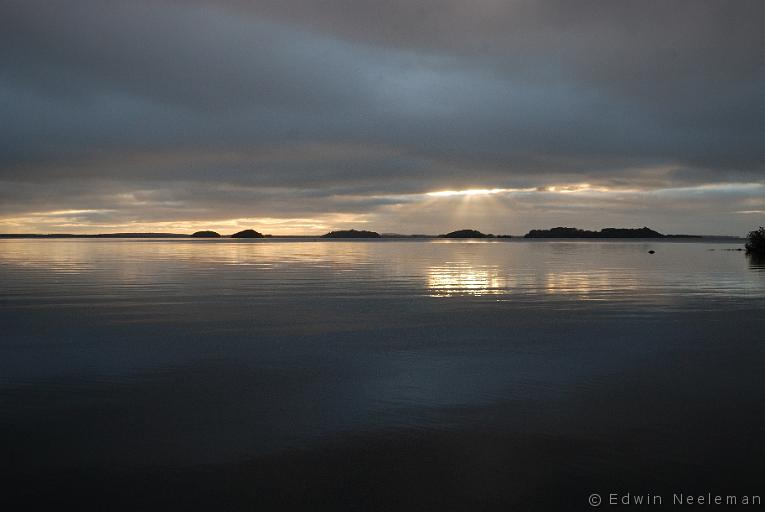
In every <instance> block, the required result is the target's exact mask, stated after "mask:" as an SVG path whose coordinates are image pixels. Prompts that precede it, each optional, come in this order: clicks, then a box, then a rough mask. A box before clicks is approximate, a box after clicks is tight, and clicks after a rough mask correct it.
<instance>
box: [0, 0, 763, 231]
mask: <svg viewBox="0 0 765 512" xmlns="http://www.w3.org/2000/svg"><path fill="white" fill-rule="evenodd" d="M764 26H765V2H762V1H758V0H753V1H743V0H742V1H739V0H720V1H704V0H690V1H682V0H674V1H669V0H662V1H648V0H642V1H639V2H638V1H634V2H633V1H618V0H603V1H571V0H534V1H514V0H303V1H301V0H250V1H247V0H185V1H181V0H129V1H128V0H122V1H118V0H68V1H60V2H51V1H48V0H0V120H1V121H2V122H0V232H6V233H11V232H17V233H18V232H49V233H55V232H80V233H93V232H111V231H172V232H191V231H193V230H196V229H203V228H211V229H216V230H219V231H221V232H222V233H230V232H233V231H236V230H239V229H243V228H250V227H251V228H255V229H257V230H259V231H264V232H267V233H274V234H298V233H306V234H315V233H323V232H325V231H327V230H329V229H344V228H351V227H355V228H360V229H374V230H377V231H381V232H404V233H439V232H444V231H447V230H451V229H458V228H467V227H471V228H478V229H481V230H482V231H486V232H494V233H513V234H522V233H524V232H526V231H527V230H528V229H531V228H536V227H552V226H557V225H567V226H578V227H582V228H600V227H604V226H626V227H633V226H643V225H648V226H651V227H654V228H655V229H658V230H660V231H663V232H668V233H708V234H744V233H745V232H746V231H748V230H749V229H752V228H753V227H755V226H757V225H762V224H765V30H763V27H764Z"/></svg>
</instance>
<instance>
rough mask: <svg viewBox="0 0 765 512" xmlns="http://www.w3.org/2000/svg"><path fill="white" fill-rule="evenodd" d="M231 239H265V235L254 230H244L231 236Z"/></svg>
mask: <svg viewBox="0 0 765 512" xmlns="http://www.w3.org/2000/svg"><path fill="white" fill-rule="evenodd" d="M231 238H265V235H263V234H262V233H258V232H257V231H255V230H254V229H245V230H244V231H240V232H238V233H234V234H233V235H231Z"/></svg>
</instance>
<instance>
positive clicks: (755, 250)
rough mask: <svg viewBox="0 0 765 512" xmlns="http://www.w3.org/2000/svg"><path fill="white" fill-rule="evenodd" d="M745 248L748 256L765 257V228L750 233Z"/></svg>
mask: <svg viewBox="0 0 765 512" xmlns="http://www.w3.org/2000/svg"><path fill="white" fill-rule="evenodd" d="M744 247H745V248H746V253H747V254H753V255H756V256H760V257H765V228H764V227H762V226H760V228H759V229H755V230H754V231H750V232H749V234H748V235H747V236H746V245H744Z"/></svg>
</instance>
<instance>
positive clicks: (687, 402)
mask: <svg viewBox="0 0 765 512" xmlns="http://www.w3.org/2000/svg"><path fill="white" fill-rule="evenodd" d="M740 246H741V244H738V245H736V244H723V243H700V242H679V241H674V242H670V241H536V242H535V241H520V240H511V241H486V242H484V241H476V242H462V241H455V242H451V241H443V240H439V241H395V240H383V241H350V242H343V241H321V242H319V241H310V240H307V241H281V240H257V241H251V240H87V239H79V240H2V241H0V325H1V326H2V337H1V340H2V341H0V447H1V449H0V455H2V460H3V462H2V474H1V475H0V476H2V481H3V485H4V486H6V489H5V490H4V491H3V496H4V497H5V498H18V497H23V498H24V499H26V500H27V503H28V504H29V505H30V507H31V506H32V505H33V504H35V503H43V502H45V503H49V504H56V506H60V505H63V504H66V503H76V504H77V505H78V509H80V510H88V509H98V510H105V509H128V510H153V509H162V510H168V509H192V508H194V509H197V508H198V509H207V510H292V509H296V510H321V509H329V510H386V511H395V510H508V511H510V510H579V509H582V510H586V509H588V508H589V507H588V505H587V498H588V496H589V495H590V494H591V493H593V492H598V493H601V494H604V495H605V494H608V493H609V492H621V493H626V492H630V493H632V494H646V493H652V494H662V493H664V494H665V504H666V500H668V499H670V497H671V493H672V492H686V493H688V492H694V493H700V492H703V493H707V492H712V493H714V492H719V493H723V494H749V495H751V494H760V495H765V489H763V486H762V475H763V474H765V412H763V404H765V372H763V369H765V335H763V333H765V263H763V262H758V261H753V260H751V259H749V258H747V257H746V256H745V255H744V254H743V253H742V252H737V251H734V250H731V249H735V248H737V247H740ZM650 249H653V250H655V251H656V254H654V255H649V254H648V253H647V251H648V250H650ZM602 508H608V507H607V506H604V507H602Z"/></svg>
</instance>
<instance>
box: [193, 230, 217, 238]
mask: <svg viewBox="0 0 765 512" xmlns="http://www.w3.org/2000/svg"><path fill="white" fill-rule="evenodd" d="M191 238H220V233H216V232H215V231H197V232H196V233H193V234H192V235H191Z"/></svg>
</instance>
